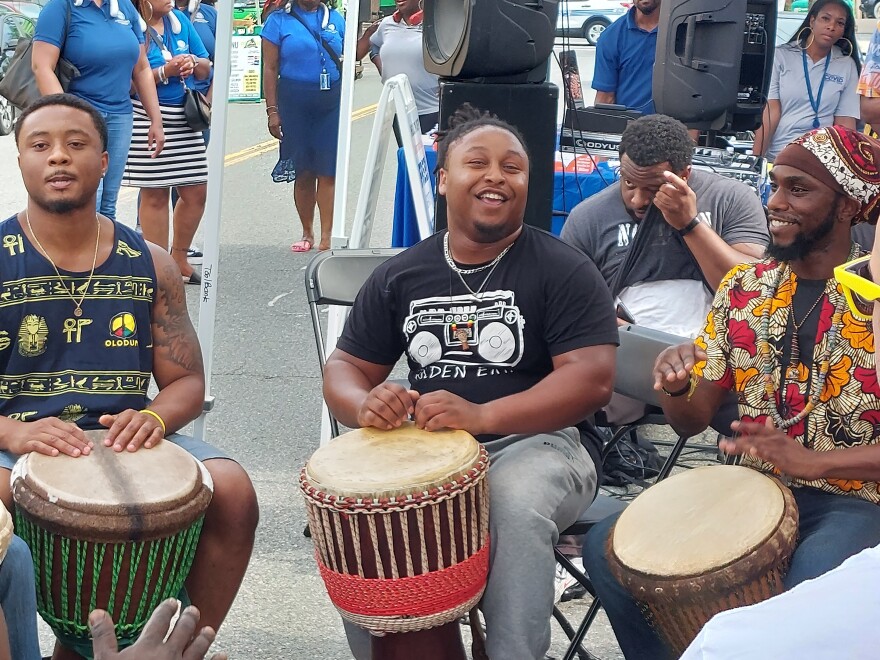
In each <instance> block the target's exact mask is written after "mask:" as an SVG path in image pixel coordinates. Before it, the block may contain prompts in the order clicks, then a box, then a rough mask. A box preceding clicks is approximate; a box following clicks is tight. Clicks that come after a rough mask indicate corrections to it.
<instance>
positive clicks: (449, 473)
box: [306, 422, 480, 498]
mask: <svg viewBox="0 0 880 660" xmlns="http://www.w3.org/2000/svg"><path fill="white" fill-rule="evenodd" d="M479 456H480V445H479V443H477V441H476V440H474V438H473V436H471V435H470V434H469V433H466V432H465V431H423V430H421V429H419V428H416V426H415V424H413V423H411V422H407V423H405V424H403V425H402V426H401V427H400V428H398V429H394V430H392V431H380V430H379V429H372V428H363V429H357V430H355V431H351V432H350V433H346V434H344V435H341V436H339V437H338V438H336V439H335V440H333V441H332V442H330V444H328V445H325V446H323V447H321V448H320V449H318V451H316V452H315V453H314V454H313V455H312V457H311V458H310V459H309V462H308V463H307V464H306V476H307V477H308V479H309V481H310V482H311V483H312V485H313V486H315V487H316V488H318V489H319V490H321V491H323V492H325V493H327V494H330V495H338V496H341V497H369V498H372V497H386V496H387V497H394V496H397V495H409V494H412V493H420V492H422V491H424V490H426V489H428V488H430V487H432V486H437V485H441V484H445V483H448V482H449V481H451V480H453V479H455V478H456V477H458V476H460V475H461V474H462V473H464V472H466V471H467V470H469V469H471V468H472V467H473V466H474V464H475V463H476V462H477V460H478V459H479Z"/></svg>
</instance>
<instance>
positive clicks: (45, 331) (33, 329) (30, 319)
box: [18, 314, 49, 357]
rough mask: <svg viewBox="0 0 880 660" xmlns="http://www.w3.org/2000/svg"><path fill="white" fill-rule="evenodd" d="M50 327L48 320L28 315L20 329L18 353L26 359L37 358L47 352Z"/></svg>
mask: <svg viewBox="0 0 880 660" xmlns="http://www.w3.org/2000/svg"><path fill="white" fill-rule="evenodd" d="M48 336H49V326H48V325H46V319H44V318H43V317H42V316H37V315H36V314H28V315H27V316H25V317H24V318H23V319H22V321H21V327H20V328H19V329H18V352H19V353H20V354H21V355H23V356H24V357H36V356H37V355H42V354H43V353H44V352H45V351H46V339H47V338H48Z"/></svg>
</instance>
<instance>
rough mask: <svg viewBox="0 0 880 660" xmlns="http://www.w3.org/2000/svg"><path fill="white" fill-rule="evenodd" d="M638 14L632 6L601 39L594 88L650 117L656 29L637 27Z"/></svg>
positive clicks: (609, 27)
mask: <svg viewBox="0 0 880 660" xmlns="http://www.w3.org/2000/svg"><path fill="white" fill-rule="evenodd" d="M636 11H637V9H636V8H635V7H632V8H631V9H630V10H629V11H628V12H627V13H626V15H624V16H621V17H620V18H619V19H617V20H616V21H614V22H613V23H612V24H611V25H609V26H608V27H607V28H606V29H605V31H604V32H603V33H602V36H601V37H599V42H598V43H597V44H596V68H595V69H594V71H593V84H592V86H593V89H595V90H596V91H599V92H614V95H615V102H616V103H619V104H621V105H625V106H626V107H627V108H628V109H630V110H638V111H639V112H642V113H643V114H646V115H649V114H653V113H654V100H653V99H652V97H651V82H652V76H653V74H654V56H655V54H656V51H657V28H654V29H653V30H651V31H650V32H647V31H645V30H643V29H642V28H640V27H639V26H637V25H636V22H635V19H634V13H635V12H636ZM655 11H659V10H655Z"/></svg>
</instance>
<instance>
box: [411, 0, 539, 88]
mask: <svg viewBox="0 0 880 660" xmlns="http://www.w3.org/2000/svg"><path fill="white" fill-rule="evenodd" d="M423 9H424V18H423V20H422V37H423V38H422V54H423V59H424V62H425V69H426V70H427V71H429V72H431V73H436V74H437V75H438V76H442V77H444V78H455V79H457V80H480V81H482V82H509V83H515V82H533V83H539V82H543V81H544V80H545V78H546V74H547V68H546V67H547V60H548V58H549V57H550V53H551V52H552V51H553V40H554V38H555V35H556V12H557V0H424V6H423Z"/></svg>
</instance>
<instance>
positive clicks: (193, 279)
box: [181, 270, 202, 285]
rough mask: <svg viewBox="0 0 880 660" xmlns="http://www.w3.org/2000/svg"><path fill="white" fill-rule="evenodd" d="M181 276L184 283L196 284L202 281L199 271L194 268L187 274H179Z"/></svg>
mask: <svg viewBox="0 0 880 660" xmlns="http://www.w3.org/2000/svg"><path fill="white" fill-rule="evenodd" d="M181 277H182V278H183V283H184V284H197V285H198V284H201V283H202V276H201V275H199V272H198V271H197V270H194V271H193V272H191V273H190V274H189V275H181Z"/></svg>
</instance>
